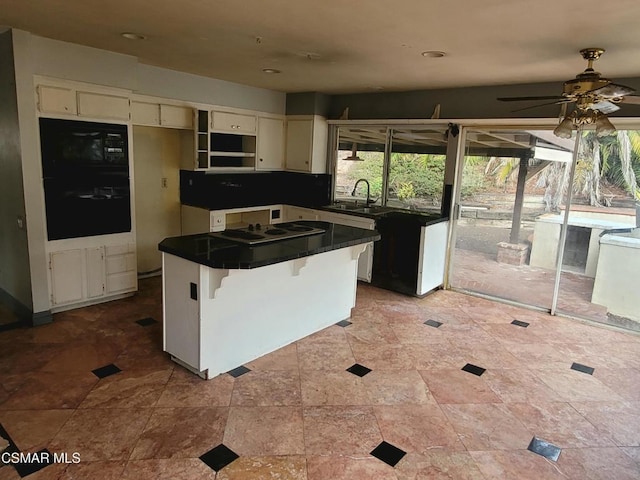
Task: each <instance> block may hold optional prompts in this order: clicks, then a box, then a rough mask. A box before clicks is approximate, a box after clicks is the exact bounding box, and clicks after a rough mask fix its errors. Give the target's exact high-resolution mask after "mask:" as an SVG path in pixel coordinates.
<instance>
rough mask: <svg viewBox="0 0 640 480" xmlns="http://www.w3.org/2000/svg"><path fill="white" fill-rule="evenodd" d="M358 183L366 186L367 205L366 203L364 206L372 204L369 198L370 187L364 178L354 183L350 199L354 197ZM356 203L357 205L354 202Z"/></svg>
mask: <svg viewBox="0 0 640 480" xmlns="http://www.w3.org/2000/svg"><path fill="white" fill-rule="evenodd" d="M360 182H364V183H366V184H367V203H366V205H369V204H370V203H372V202H371V197H370V193H371V185H369V181H368V180H367V179H366V178H360V179H359V180H357V181H356V184H355V185H354V186H353V191H352V192H351V196H352V197H355V196H356V189H357V188H358V184H359V183H360ZM374 201H375V200H374ZM356 203H357V200H356Z"/></svg>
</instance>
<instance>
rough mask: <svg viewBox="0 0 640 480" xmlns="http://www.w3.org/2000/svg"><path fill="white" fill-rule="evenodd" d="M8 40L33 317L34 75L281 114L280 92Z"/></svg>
mask: <svg viewBox="0 0 640 480" xmlns="http://www.w3.org/2000/svg"><path fill="white" fill-rule="evenodd" d="M12 35H13V52H14V65H15V78H16V98H17V104H18V121H19V127H20V148H21V150H22V174H23V185H24V198H25V202H24V206H25V211H26V222H27V229H28V247H29V260H30V262H29V263H30V275H31V290H32V292H31V293H32V297H33V311H34V312H44V311H47V310H49V308H50V303H49V293H48V280H47V275H48V261H47V256H46V252H45V243H46V236H45V212H44V195H43V189H42V167H41V164H40V153H39V137H38V123H37V116H36V103H35V94H34V87H35V86H34V75H42V76H48V77H55V78H61V79H66V80H72V81H79V82H87V83H94V84H97V85H104V86H108V87H117V88H123V89H128V90H131V91H133V92H134V93H140V94H146V95H154V96H161V97H166V98H173V99H183V100H189V101H193V102H198V103H205V104H215V103H219V104H223V105H226V106H232V107H237V108H246V109H252V110H261V111H265V112H271V113H282V114H283V113H284V112H285V94H284V93H281V92H275V91H270V90H263V89H257V88H253V87H247V86H243V85H237V84H233V83H230V82H224V81H220V80H214V79H209V78H205V77H199V76H196V75H190V74H186V73H181V72H175V71H171V70H167V69H162V68H158V67H151V66H149V65H142V64H140V63H138V60H137V59H136V58H135V57H132V56H129V55H121V54H117V53H113V52H107V51H105V50H99V49H95V48H91V47H85V46H81V45H75V44H71V43H66V42H60V41H57V40H51V39H47V38H43V37H38V36H35V35H32V34H30V33H29V32H25V31H21V30H15V29H14V30H12ZM137 194H138V195H141V194H144V192H140V191H138V192H137ZM27 306H29V305H27Z"/></svg>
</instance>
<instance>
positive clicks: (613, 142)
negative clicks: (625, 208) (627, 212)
mask: <svg viewBox="0 0 640 480" xmlns="http://www.w3.org/2000/svg"><path fill="white" fill-rule="evenodd" d="M639 175H640V131H635V130H618V131H617V132H616V133H615V134H614V135H610V136H607V137H602V138H599V137H597V136H596V134H595V132H593V131H587V132H583V134H582V142H581V144H580V151H579V153H578V163H577V165H576V176H575V182H574V188H573V191H574V192H575V193H582V194H583V195H584V196H585V198H586V199H588V201H589V204H590V205H593V206H602V205H603V200H605V202H604V203H606V198H605V197H604V195H603V194H602V191H601V187H603V186H604V185H605V183H606V184H610V185H613V186H616V187H619V188H622V189H624V190H626V191H627V192H628V193H629V195H630V196H631V198H633V199H635V200H636V201H638V200H640V190H639V189H638V183H637V179H638V178H639Z"/></svg>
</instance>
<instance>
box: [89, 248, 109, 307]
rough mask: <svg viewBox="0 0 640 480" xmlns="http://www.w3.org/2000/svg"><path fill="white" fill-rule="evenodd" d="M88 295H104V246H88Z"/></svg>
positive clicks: (92, 296)
mask: <svg viewBox="0 0 640 480" xmlns="http://www.w3.org/2000/svg"><path fill="white" fill-rule="evenodd" d="M86 255H87V263H86V269H87V297H88V298H95V297H101V296H103V295H104V280H105V277H104V248H103V247H95V248H87V250H86Z"/></svg>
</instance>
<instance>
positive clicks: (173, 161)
mask: <svg viewBox="0 0 640 480" xmlns="http://www.w3.org/2000/svg"><path fill="white" fill-rule="evenodd" d="M184 134H187V135H193V134H192V133H191V132H190V131H180V130H173V129H169V128H159V127H139V126H136V127H133V168H134V171H135V175H134V178H135V208H136V215H135V217H136V247H137V248H136V253H137V260H138V272H139V273H146V272H151V271H153V270H157V269H159V268H161V267H162V255H161V254H160V251H159V250H158V243H160V242H161V241H162V240H163V239H165V238H166V237H173V236H177V235H180V150H181V149H180V146H181V144H180V142H181V137H182V136H183V135H184ZM163 178H164V179H166V187H163V182H162V179H163Z"/></svg>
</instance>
